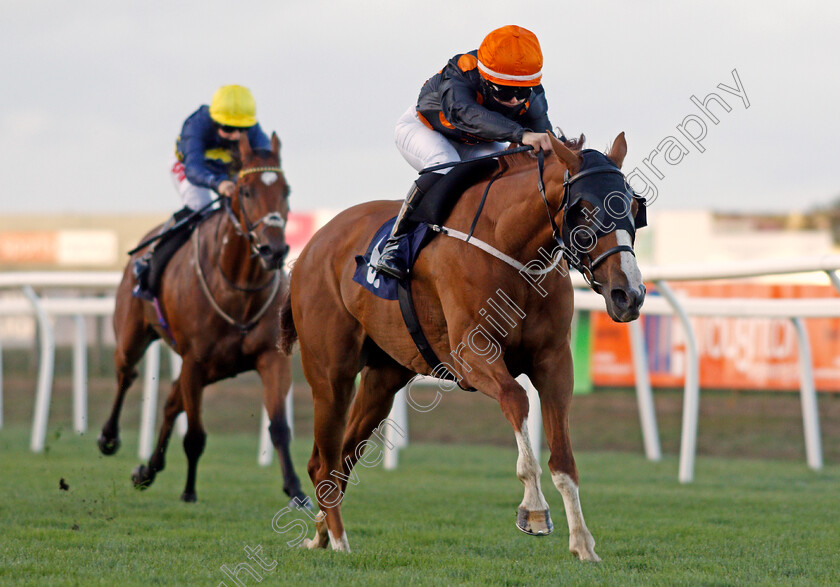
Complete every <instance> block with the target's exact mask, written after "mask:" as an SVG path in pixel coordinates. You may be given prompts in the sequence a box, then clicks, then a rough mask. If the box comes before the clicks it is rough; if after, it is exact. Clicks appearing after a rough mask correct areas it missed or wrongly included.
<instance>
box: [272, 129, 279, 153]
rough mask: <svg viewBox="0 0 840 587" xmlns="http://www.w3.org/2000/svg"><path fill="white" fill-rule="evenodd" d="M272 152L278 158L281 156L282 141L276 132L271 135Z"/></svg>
mask: <svg viewBox="0 0 840 587" xmlns="http://www.w3.org/2000/svg"><path fill="white" fill-rule="evenodd" d="M271 152H272V153H274V154H275V155H277V156H278V157H279V156H280V139H279V138H278V136H277V133H276V132H272V133H271Z"/></svg>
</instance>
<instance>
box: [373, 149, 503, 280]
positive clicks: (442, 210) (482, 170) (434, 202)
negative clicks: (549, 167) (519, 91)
mask: <svg viewBox="0 0 840 587" xmlns="http://www.w3.org/2000/svg"><path fill="white" fill-rule="evenodd" d="M497 166H498V162H497V161H496V160H495V159H480V160H478V161H469V162H465V163H460V164H458V165H456V166H454V167H452V168H451V169H450V170H449V172H448V173H446V174H444V175H441V174H438V173H424V174H422V175H421V176H420V177H418V178H417V180H415V182H414V184H413V185H412V186H411V190H409V192H408V196H406V199H405V202H404V203H403V207H402V209H400V213H399V215H398V216H397V220H396V222H395V223H394V228H393V229H392V230H391V236H390V237H388V241H387V242H386V243H385V246H384V247H383V251H382V255H381V256H380V257H379V262H378V263H377V264H376V270H377V271H381V272H382V273H387V274H388V275H391V276H392V277H396V278H397V279H400V280H402V279H405V278H406V277H407V276H408V267H404V266H403V265H404V264H403V261H402V260H401V259H400V257H399V255H398V254H397V250H398V249H399V247H400V246H401V245H402V242H403V241H404V240H405V236H406V235H407V234H408V233H409V232H411V229H412V228H414V226H416V225H417V223H418V222H430V223H432V224H442V223H443V222H444V221H445V220H446V218H447V217H448V216H449V213H450V212H451V211H452V208H453V207H454V206H455V203H456V202H457V201H458V198H459V197H460V196H461V194H462V193H463V192H464V190H466V189H467V188H468V187H469V186H470V185H472V184H473V183H475V181H476V180H477V179H478V178H480V177H483V176H485V175H486V174H487V173H489V172H490V171H492V170H494V169H496V168H497Z"/></svg>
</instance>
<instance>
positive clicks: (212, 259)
mask: <svg viewBox="0 0 840 587" xmlns="http://www.w3.org/2000/svg"><path fill="white" fill-rule="evenodd" d="M239 152H240V157H241V163H242V168H241V171H240V173H239V177H238V180H237V182H236V190H235V193H234V195H233V197H232V198H230V199H229V200H228V199H227V198H222V201H221V204H222V209H221V210H216V211H215V212H214V213H213V215H212V216H210V217H209V218H207V219H206V220H204V221H203V222H202V223H201V224H200V225H199V226H198V227H197V228H196V229H195V231H194V232H193V234H192V237H191V239H190V241H188V242H187V243H185V244H184V245H183V246H182V247H181V248H180V249H179V250H178V251H177V252H176V253H175V255H174V256H173V257H172V259H171V260H170V261H169V263H168V265H167V266H166V269H165V271H164V274H163V278H162V280H161V284H160V288H159V292H158V301H159V309H160V313H158V310H157V309H156V308H155V306H154V304H153V303H151V302H148V301H143V300H141V299H139V298H136V297H133V296H132V293H131V292H132V288H133V287H134V285H135V284H136V279H135V277H134V273H133V271H132V266H133V261H134V258H132V259H131V260H130V261H129V263H128V265H127V267H126V269H125V272H124V274H123V279H122V282H121V283H120V286H119V289H118V290H117V296H116V308H115V310H114V332H115V334H116V342H117V348H116V352H115V354H114V361H115V365H116V372H117V396H116V400H115V402H114V407H113V410H112V412H111V416H110V418H109V419H108V421H107V422H106V423H105V425H104V426H103V428H102V434H101V436H100V437H99V448H100V450H101V451H102V453H103V454H106V455H111V454H114V453H115V452H116V451H117V449H118V448H119V427H118V421H119V416H120V411H121V409H122V404H123V399H124V398H125V394H126V391H127V390H128V388H129V386H130V385H131V383H132V382H133V381H134V379H135V378H136V376H137V371H136V369H135V366H136V365H137V363H138V362H139V361H140V359H141V358H142V357H143V354H144V353H145V351H146V348H147V347H148V346H149V344H150V343H151V342H152V341H154V340H156V339H158V338H160V339H162V340H164V341H165V342H166V343H168V344H169V345H170V346H172V348H174V350H175V351H176V352H177V353H178V354H179V355H180V356H181V358H182V359H183V365H182V367H181V374H180V376H179V377H178V379H177V380H176V381H175V382H174V383H173V384H172V390H171V392H170V394H169V397H168V399H167V400H166V405H165V407H164V417H163V424H162V425H161V428H160V435H159V437H158V442H157V447H156V448H155V451H154V453H153V455H152V457H151V459H150V460H149V463H148V465H140V466H139V467H137V468H136V469H135V470H134V472H133V473H132V480H133V481H134V484H135V486H136V487H138V488H141V489H145V488H146V487H148V486H149V485H151V483H152V482H153V481H154V479H155V475H157V473H159V472H160V471H162V470H163V468H164V464H165V461H164V455H165V452H166V447H167V444H168V442H169V437H170V434H171V433H172V426H173V423H174V421H175V418H176V417H177V416H178V414H180V413H181V412H182V411H185V412H186V413H187V433H186V436H185V437H184V451H185V452H186V455H187V461H188V472H187V483H186V487H185V488H184V493H183V494H182V495H181V499H182V500H183V501H187V502H192V501H195V500H196V491H195V481H196V466H197V464H198V459H199V457H200V456H201V453H202V452H203V451H204V445H205V440H206V434H205V431H204V425H203V424H202V419H201V399H202V393H203V391H204V387H205V386H207V385H209V384H211V383H213V382H216V381H219V380H221V379H226V378H229V377H233V376H235V375H238V374H239V373H243V372H245V371H251V370H254V369H256V371H257V372H258V373H259V375H260V378H261V379H262V383H263V386H264V402H265V407H266V409H267V410H268V414H269V417H270V420H271V426H270V432H271V440H272V443H273V444H274V447H275V449H276V450H277V453H278V455H279V458H280V464H281V467H282V470H283V477H284V484H283V490H284V491H285V492H286V493H287V494H288V495H289V496H291V497H292V498H293V499H294V498H298V500H299V502H298V503H306V500H307V499H308V498H307V497H306V496H305V495H304V494H303V493H302V491H301V488H300V480H299V479H298V477H297V475H296V474H295V471H294V468H293V466H292V460H291V457H290V455H289V441H290V431H289V427H288V425H287V423H286V410H285V399H286V395H287V393H288V391H289V385H290V383H291V361H290V359H289V358H288V357H286V356H283V355H281V354H280V353H279V352H278V351H277V343H278V338H279V322H278V320H277V312H278V311H279V308H280V303H281V300H282V299H283V297H284V296H285V292H286V290H287V289H288V278H287V277H286V275H285V273H284V272H283V270H282V265H283V261H284V259H285V256H286V254H287V253H288V249H289V247H288V245H287V244H286V240H285V225H286V219H287V217H288V213H289V205H288V201H287V198H288V195H289V186H288V184H287V183H286V179H285V176H284V174H283V171H282V169H281V167H280V141H279V139H278V138H277V135H276V134H272V136H271V151H270V152H269V151H259V150H258V151H252V150H251V147H250V144H249V142H248V139H247V137H246V136H245V135H244V134H243V136H242V139H241V140H240V142H239ZM158 230H159V227H158V228H156V229H155V230H153V231H152V232H150V233H149V235H147V237H146V238H148V237H149V236H152V235H154V234H157V232H158ZM144 240H145V239H144ZM142 253H143V250H140V251H138V252H137V253H136V254H135V256H140V255H142Z"/></svg>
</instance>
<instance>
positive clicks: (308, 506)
mask: <svg viewBox="0 0 840 587" xmlns="http://www.w3.org/2000/svg"><path fill="white" fill-rule="evenodd" d="M289 507H290V508H293V509H298V510H309V511H312V507H313V506H312V500H311V499H309V496H308V495H306V494H305V493H300V494H298V495H296V496H294V497H293V498H292V499H291V500H290V501H289Z"/></svg>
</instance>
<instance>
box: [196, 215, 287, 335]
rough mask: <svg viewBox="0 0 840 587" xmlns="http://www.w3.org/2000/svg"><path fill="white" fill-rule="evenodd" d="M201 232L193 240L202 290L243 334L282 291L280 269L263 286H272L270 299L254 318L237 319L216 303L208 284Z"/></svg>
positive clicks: (223, 315)
mask: <svg viewBox="0 0 840 587" xmlns="http://www.w3.org/2000/svg"><path fill="white" fill-rule="evenodd" d="M199 232H201V227H199V228H197V229H196V231H195V232H194V233H193V237H192V240H193V244H194V249H193V250H194V254H195V273H196V275H197V276H198V282H199V284H201V290H202V291H203V292H204V295H205V296H206V297H207V301H209V302H210V305H211V306H213V309H214V310H215V311H216V313H217V314H218V315H219V316H220V317H221V318H222V319H224V321H225V322H227V323H228V324H230V325H231V326H234V327H236V328H238V329H239V330H241V331H242V333H243V334H245V333H246V332H248V331H249V330H251V329H252V328H253V327H254V326H256V324H257V322H259V321H260V319H261V318H262V317H263V315H265V313H266V312H267V311H268V309H269V307H271V304H272V302H273V301H274V298H275V297H277V292H278V291H280V281H281V279H280V273H279V270H278V271H275V272H274V275H273V276H272V280H271V281H270V282H269V283H268V284H266V285H265V286H263V288H261V289H264V288H265V287H267V286H268V285H271V286H272V289H271V293H270V294H269V296H268V299H267V300H266V302H265V304H263V306H262V307H261V308H260V309H259V311H258V312H257V313H256V315H255V316H254V317H253V318H251V320H249V321H248V322H246V323H244V324H243V323H241V322H238V321H237V320H235V319H234V318H232V317H231V316H230V315H229V314H228V313H227V312H225V311H224V310H223V309H222V308H221V307H220V306H219V304H218V303H216V300H215V299H214V298H213V292H211V291H210V287H209V286H208V285H207V278H206V277H205V275H204V270H203V269H202V268H201V250H200V247H199V236H198V233H199ZM220 272H221V271H220ZM222 276H223V277H224V273H222ZM225 280H226V281H228V283H230V282H229V280H227V277H225ZM237 289H240V288H237ZM240 291H243V290H240Z"/></svg>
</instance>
